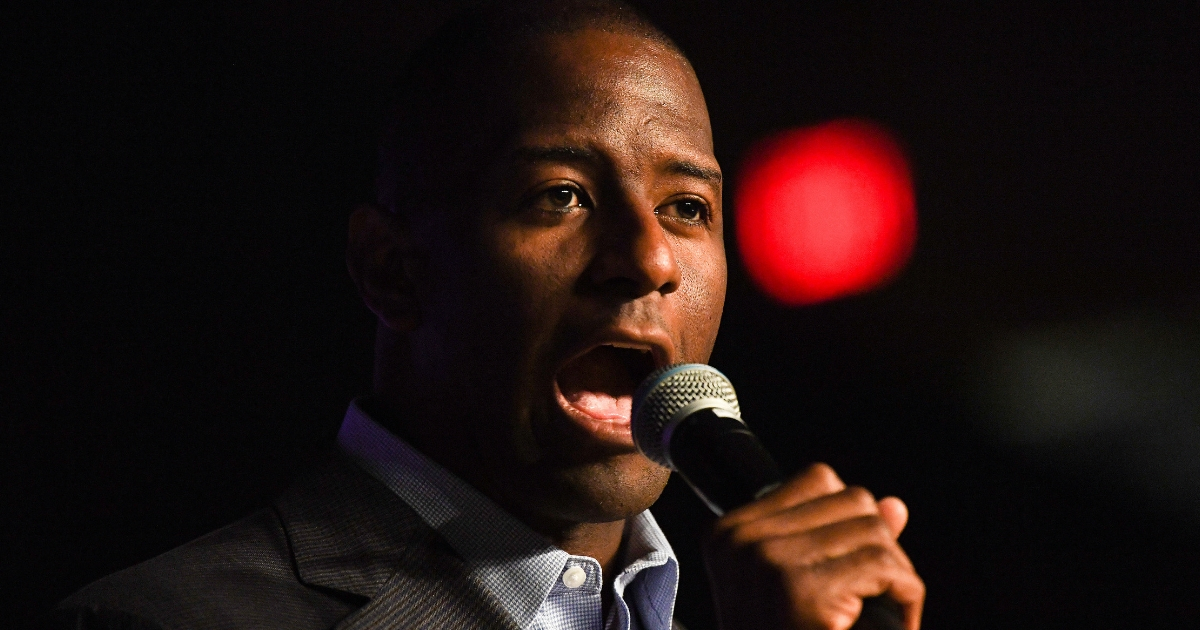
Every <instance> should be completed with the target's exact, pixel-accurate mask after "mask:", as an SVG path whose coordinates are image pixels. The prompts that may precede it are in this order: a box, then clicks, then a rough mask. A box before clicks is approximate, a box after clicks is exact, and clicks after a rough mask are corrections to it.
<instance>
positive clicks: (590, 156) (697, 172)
mask: <svg viewBox="0 0 1200 630" xmlns="http://www.w3.org/2000/svg"><path fill="white" fill-rule="evenodd" d="M514 154H515V155H516V157H518V158H520V159H522V160H526V161H529V162H584V163H592V164H595V163H597V162H603V161H604V159H603V158H602V157H601V156H600V154H599V153H597V152H596V151H594V150H592V149H589V148H587V147H580V146H573V145H562V146H553V147H519V148H517V149H516V151H515V152H514ZM665 170H666V171H667V172H668V173H673V174H676V175H685V176H687V177H694V178H696V179H701V180H704V181H707V182H709V183H712V184H714V185H718V186H719V185H720V184H721V181H722V180H723V179H724V178H723V177H722V176H721V171H719V170H716V169H712V168H706V167H703V166H700V165H698V164H695V163H692V162H688V161H685V160H671V161H669V162H667V164H666V169H665Z"/></svg>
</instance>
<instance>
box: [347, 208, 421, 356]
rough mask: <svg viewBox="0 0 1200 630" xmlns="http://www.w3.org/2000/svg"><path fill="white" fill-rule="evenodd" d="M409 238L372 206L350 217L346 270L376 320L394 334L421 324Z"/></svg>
mask: <svg viewBox="0 0 1200 630" xmlns="http://www.w3.org/2000/svg"><path fill="white" fill-rule="evenodd" d="M412 256H413V251H412V248H411V237H410V234H409V232H408V229H407V227H406V226H404V225H403V223H402V221H400V220H399V219H397V218H396V217H395V216H393V215H391V214H390V213H388V212H385V211H384V210H383V209H381V208H379V207H378V206H375V205H372V204H364V205H361V206H359V207H358V208H356V209H355V210H354V213H353V214H351V215H350V237H349V240H348V243H347V245H346V268H347V269H348V270H349V271H350V277H351V278H353V279H354V284H355V286H357V287H358V293H359V295H361V296H362V299H363V302H365V303H366V305H367V308H369V309H371V311H372V312H373V313H375V315H376V316H377V317H379V321H381V322H383V324H384V325H385V326H387V327H388V328H391V329H392V330H395V331H397V332H411V331H412V330H414V329H416V327H417V325H418V324H420V323H421V309H420V305H419V303H418V301H417V292H416V286H415V283H414V282H413V278H411V277H410V274H409V269H411V268H412V265H411V264H408V263H411V262H413V261H411V260H408V259H409V258H412Z"/></svg>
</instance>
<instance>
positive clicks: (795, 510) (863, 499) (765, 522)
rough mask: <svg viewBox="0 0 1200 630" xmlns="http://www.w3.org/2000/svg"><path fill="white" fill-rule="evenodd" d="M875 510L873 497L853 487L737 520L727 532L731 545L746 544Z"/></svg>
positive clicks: (867, 513) (791, 533)
mask: <svg viewBox="0 0 1200 630" xmlns="http://www.w3.org/2000/svg"><path fill="white" fill-rule="evenodd" d="M878 513H879V506H878V504H877V503H876V502H875V497H874V496H873V495H872V494H871V493H870V492H868V491H867V490H865V489H863V488H859V487H853V488H846V489H844V490H842V491H841V492H838V493H836V494H830V495H826V496H823V497H818V498H816V499H813V500H811V501H808V502H806V503H801V504H799V505H794V506H792V507H790V508H787V509H786V510H783V511H780V512H775V513H773V514H767V515H765V516H763V517H761V518H759V519H757V520H753V521H746V522H743V523H740V524H738V525H736V526H735V527H734V528H733V529H732V530H730V532H729V533H730V537H731V539H732V542H733V543H734V544H738V543H749V542H753V541H756V540H763V539H766V538H776V537H781V536H791V535H793V534H799V533H801V532H805V531H808V530H811V529H816V528H818V527H823V526H825V525H829V524H831V523H836V522H838V521H845V520H849V519H853V518H857V517H860V516H872V515H876V514H878Z"/></svg>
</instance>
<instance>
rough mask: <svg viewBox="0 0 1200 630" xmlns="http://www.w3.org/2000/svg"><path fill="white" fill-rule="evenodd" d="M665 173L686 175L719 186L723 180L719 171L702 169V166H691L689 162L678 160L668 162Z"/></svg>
mask: <svg viewBox="0 0 1200 630" xmlns="http://www.w3.org/2000/svg"><path fill="white" fill-rule="evenodd" d="M667 172H669V173H676V174H679V175H687V176H688V177H695V178H696V179H703V180H705V181H708V182H712V183H713V184H720V183H721V180H722V179H723V178H722V177H721V171H718V170H716V169H712V168H704V167H703V166H699V165H696V164H692V163H691V162H682V161H679V160H672V161H670V162H668V163H667Z"/></svg>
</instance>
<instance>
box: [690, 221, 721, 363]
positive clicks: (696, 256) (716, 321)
mask: <svg viewBox="0 0 1200 630" xmlns="http://www.w3.org/2000/svg"><path fill="white" fill-rule="evenodd" d="M686 251H687V253H688V254H689V255H687V256H685V257H682V260H681V261H680V266H681V275H682V283H681V285H680V289H679V294H680V295H679V298H680V299H679V307H680V310H681V317H682V324H683V327H682V333H683V343H684V349H685V360H690V361H701V362H704V361H707V360H708V357H709V355H710V354H711V353H712V348H713V344H715V343H716V339H717V329H718V328H719V327H720V325H721V313H722V311H723V310H724V308H725V286H726V282H727V272H726V268H725V252H724V249H723V248H712V247H707V248H704V247H699V246H695V245H693V246H692V247H690V248H689V249H688V250H686Z"/></svg>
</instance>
